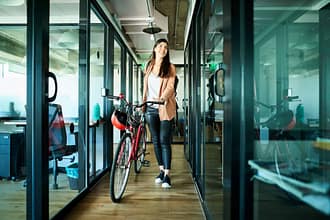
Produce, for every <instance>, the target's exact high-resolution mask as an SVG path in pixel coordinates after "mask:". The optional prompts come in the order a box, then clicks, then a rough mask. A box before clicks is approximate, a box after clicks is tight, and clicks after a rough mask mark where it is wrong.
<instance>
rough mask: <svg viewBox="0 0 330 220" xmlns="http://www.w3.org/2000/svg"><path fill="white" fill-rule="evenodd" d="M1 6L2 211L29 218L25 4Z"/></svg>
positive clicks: (7, 215) (9, 215) (5, 215)
mask: <svg viewBox="0 0 330 220" xmlns="http://www.w3.org/2000/svg"><path fill="white" fill-rule="evenodd" d="M15 2H16V4H14V3H11V2H10V1H8V2H3V3H1V4H0V88H1V89H0V194H1V197H0V207H1V208H0V209H1V210H3V211H2V218H3V219H12V220H15V219H25V218H26V195H27V191H26V181H25V179H26V175H27V170H26V164H27V161H26V157H25V152H26V147H25V146H26V145H25V126H26V103H27V102H26V96H27V95H26V91H27V90H26V84H27V78H26V76H27V73H26V70H27V65H26V48H27V45H26V36H27V34H26V31H27V26H26V24H27V13H26V10H27V8H26V4H25V3H24V1H15Z"/></svg>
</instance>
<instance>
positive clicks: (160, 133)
mask: <svg viewBox="0 0 330 220" xmlns="http://www.w3.org/2000/svg"><path fill="white" fill-rule="evenodd" d="M146 120H147V123H148V125H149V129H150V133H151V138H152V143H153V144H154V148H155V155H156V159H157V162H158V165H159V166H164V169H171V160H172V148H171V143H172V123H173V120H171V121H169V120H163V121H160V120H159V113H158V109H155V108H151V107H148V108H147V112H146Z"/></svg>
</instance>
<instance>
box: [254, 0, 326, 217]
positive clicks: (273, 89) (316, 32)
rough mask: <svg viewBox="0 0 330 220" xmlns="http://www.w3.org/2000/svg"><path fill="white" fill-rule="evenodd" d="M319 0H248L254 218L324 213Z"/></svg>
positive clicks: (323, 31) (323, 57) (323, 64)
mask: <svg viewBox="0 0 330 220" xmlns="http://www.w3.org/2000/svg"><path fill="white" fill-rule="evenodd" d="M327 2H328V1H319V0H314V1H289V2H281V3H279V2H278V1H268V2H265V1H258V0H257V1H254V45H255V48H254V54H255V55H254V60H255V62H254V63H255V74H254V81H255V94H254V98H255V103H254V106H255V110H254V119H255V123H254V127H255V130H254V131H255V132H254V135H255V138H254V139H255V141H254V158H253V160H250V161H249V165H250V166H251V168H252V169H253V170H254V171H255V172H256V174H255V175H254V219H283V220H284V219H329V216H330V195H329V189H330V188H329V187H330V172H329V170H330V169H329V168H330V164H329V160H330V157H329V155H330V154H329V149H330V148H329V140H330V135H329V128H330V126H329V115H330V114H329V112H330V111H329V106H330V104H329V102H330V99H329V97H328V96H329V94H330V92H329V88H330V86H329V84H330V77H329V76H330V73H329V57H330V52H329V49H328V48H329V46H330V41H329V39H330V32H329V28H328V27H329V24H330V23H329V16H330V5H329V3H327ZM326 3H327V5H326Z"/></svg>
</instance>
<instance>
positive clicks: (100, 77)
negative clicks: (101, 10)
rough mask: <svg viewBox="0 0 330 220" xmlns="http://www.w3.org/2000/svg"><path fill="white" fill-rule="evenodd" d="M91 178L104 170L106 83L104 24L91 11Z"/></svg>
mask: <svg viewBox="0 0 330 220" xmlns="http://www.w3.org/2000/svg"><path fill="white" fill-rule="evenodd" d="M90 25H91V26H90V32H91V33H90V40H91V44H90V54H91V55H90V86H89V89H90V90H89V94H90V104H89V105H90V106H89V109H90V114H89V121H90V126H89V132H90V147H89V149H90V152H89V155H90V164H91V166H90V170H89V172H90V175H89V176H90V177H91V179H93V178H94V177H96V176H97V175H98V174H99V173H100V172H101V171H102V169H103V167H104V164H103V117H102V116H103V112H102V111H103V98H102V96H101V88H102V87H103V82H104V30H105V27H104V24H103V23H102V22H101V20H100V19H99V18H98V17H97V16H96V14H95V13H94V11H93V10H92V11H91V24H90Z"/></svg>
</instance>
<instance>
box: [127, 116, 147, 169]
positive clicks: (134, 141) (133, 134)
mask: <svg viewBox="0 0 330 220" xmlns="http://www.w3.org/2000/svg"><path fill="white" fill-rule="evenodd" d="M142 117H144V116H142ZM143 123H144V122H140V124H139V126H138V127H137V128H135V127H134V126H132V125H129V126H128V128H127V129H126V130H125V132H126V133H129V134H130V136H131V140H132V150H131V153H130V155H129V158H128V162H127V165H125V166H126V167H128V164H129V163H131V161H132V160H136V158H137V156H138V155H137V148H138V144H139V140H140V136H141V129H142V127H144V124H143ZM135 129H137V131H134V130H135Z"/></svg>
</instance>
